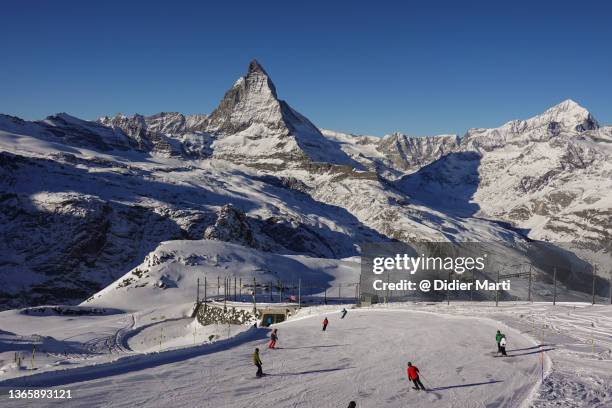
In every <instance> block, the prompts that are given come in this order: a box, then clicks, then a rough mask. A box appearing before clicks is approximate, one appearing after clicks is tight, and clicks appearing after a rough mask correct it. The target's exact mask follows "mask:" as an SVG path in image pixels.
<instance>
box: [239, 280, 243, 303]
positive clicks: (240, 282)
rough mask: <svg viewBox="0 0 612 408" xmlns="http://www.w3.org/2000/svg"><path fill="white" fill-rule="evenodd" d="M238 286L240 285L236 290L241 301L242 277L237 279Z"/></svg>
mask: <svg viewBox="0 0 612 408" xmlns="http://www.w3.org/2000/svg"><path fill="white" fill-rule="evenodd" d="M238 286H239V287H240V288H239V289H238V290H239V291H240V301H241V302H242V278H239V279H238Z"/></svg>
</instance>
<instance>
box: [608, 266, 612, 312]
mask: <svg viewBox="0 0 612 408" xmlns="http://www.w3.org/2000/svg"><path fill="white" fill-rule="evenodd" d="M608 284H609V285H610V304H611V305H612V271H610V278H609V279H608Z"/></svg>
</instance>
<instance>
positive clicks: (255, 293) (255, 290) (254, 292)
mask: <svg viewBox="0 0 612 408" xmlns="http://www.w3.org/2000/svg"><path fill="white" fill-rule="evenodd" d="M256 295H257V282H256V281H255V277H254V276H253V314H256V313H257V300H256V299H255V296H256Z"/></svg>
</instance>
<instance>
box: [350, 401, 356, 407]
mask: <svg viewBox="0 0 612 408" xmlns="http://www.w3.org/2000/svg"><path fill="white" fill-rule="evenodd" d="M348 408H357V403H356V402H355V401H351V402H349V406H348Z"/></svg>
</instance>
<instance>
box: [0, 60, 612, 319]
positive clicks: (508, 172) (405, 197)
mask: <svg viewBox="0 0 612 408" xmlns="http://www.w3.org/2000/svg"><path fill="white" fill-rule="evenodd" d="M611 146H612V131H611V128H605V127H604V128H600V127H599V125H598V124H597V122H596V121H595V120H594V119H593V118H592V116H591V115H590V114H589V113H588V112H587V111H586V110H584V109H583V108H581V107H579V106H578V105H577V104H575V103H573V102H571V101H567V102H564V103H562V104H560V105H558V106H556V107H554V108H551V109H549V110H548V111H546V112H545V113H544V114H542V115H540V116H537V117H535V118H532V119H528V120H526V121H513V122H509V123H508V124H506V125H503V126H502V127H500V128H497V129H472V130H470V131H468V133H467V134H466V135H465V136H464V137H463V138H458V137H457V136H455V135H443V136H432V137H425V138H414V137H408V136H405V135H402V134H393V135H389V136H386V137H384V138H376V137H372V136H353V135H348V134H343V133H339V132H333V131H328V130H323V131H322V130H319V129H318V128H317V127H316V126H315V125H313V124H312V123H311V122H310V121H309V120H308V119H306V118H305V117H304V116H303V115H301V114H299V113H298V112H296V111H295V110H293V109H292V108H291V107H290V106H289V105H288V104H287V103H286V102H284V101H282V100H280V99H279V98H278V96H277V92H276V88H275V86H274V84H273V83H272V81H271V79H270V77H269V76H268V74H267V73H266V71H265V70H264V69H263V68H262V67H261V65H260V64H258V63H257V62H256V61H253V62H251V63H250V65H249V68H248V71H247V74H246V75H245V76H244V77H241V78H239V79H238V80H237V81H236V83H235V84H234V85H233V86H232V87H231V88H230V90H229V91H228V92H227V93H226V94H225V96H224V97H223V98H222V100H221V102H220V104H219V106H218V107H217V108H216V109H215V110H214V111H213V112H212V113H211V114H210V115H182V114H180V113H159V114H156V115H152V116H142V115H134V116H132V117H127V116H124V115H116V116H114V117H103V118H100V119H99V120H97V121H85V120H81V119H77V118H74V117H72V116H70V115H67V114H57V115H54V116H50V117H48V118H46V119H44V120H42V121H35V122H28V121H24V120H22V119H19V118H15V117H10V116H6V115H0V210H1V211H0V225H1V227H0V228H1V230H0V253H1V254H2V257H1V260H0V307H4V308H6V307H16V306H19V305H23V304H43V303H75V302H79V301H82V300H84V299H86V298H88V297H89V296H91V295H92V294H94V293H95V292H97V291H98V290H100V289H102V288H104V287H106V286H107V285H109V284H110V283H111V282H113V281H115V284H117V282H120V281H121V280H122V279H124V277H123V276H124V275H125V274H128V276H129V273H132V272H133V270H134V268H137V267H138V265H140V264H141V263H142V262H143V259H145V257H146V256H147V255H148V254H150V253H152V251H154V250H156V248H158V249H159V248H162V247H164V245H166V244H162V242H164V241H176V244H169V245H168V247H169V248H172V251H176V254H174V256H175V257H179V255H180V253H181V248H180V247H181V244H180V243H185V244H184V245H189V246H190V247H193V246H194V245H195V246H197V245H199V244H198V243H201V245H203V247H202V248H203V249H202V248H201V249H200V250H197V249H193V251H192V252H193V253H195V254H200V255H201V252H203V251H205V249H206V248H208V247H209V246H210V245H209V244H207V242H209V241H208V240H217V241H226V242H232V243H234V244H236V245H241V246H243V247H247V248H250V250H252V251H260V252H266V253H271V254H277V255H279V256H311V257H317V258H323V259H329V260H334V262H335V261H336V260H338V259H342V258H345V257H349V256H354V255H358V254H359V251H360V244H361V243H363V242H372V241H375V242H381V241H392V240H399V241H405V242H415V241H448V240H453V241H483V242H485V241H486V242H493V241H503V242H508V243H513V244H514V243H516V244H517V245H519V246H523V247H525V248H527V247H528V246H529V242H528V239H526V236H529V237H530V238H534V239H544V240H564V241H577V242H581V243H584V245H585V246H590V247H591V248H592V249H595V250H599V249H602V248H604V249H607V250H608V251H609V242H610V239H609V238H610V236H609V234H610V230H611V229H612V228H611V226H610V219H611V217H610V211H611V208H612V202H611V200H612V198H611V197H612V185H611V180H612V177H610V175H611V174H610V172H611V169H610V163H611V161H610V152H611ZM500 220H503V221H507V222H500ZM508 222H509V223H508ZM187 241H191V243H190V244H187V243H186V242H187ZM606 245H608V246H606ZM608 253H609V252H608ZM183 255H184V254H183ZM181 256H182V255H181ZM518 256H520V254H519V255H518ZM355 274H358V270H357V269H355ZM329 279H333V277H331V278H330V277H329V276H327V277H326V280H325V282H327V281H328V280H329Z"/></svg>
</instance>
